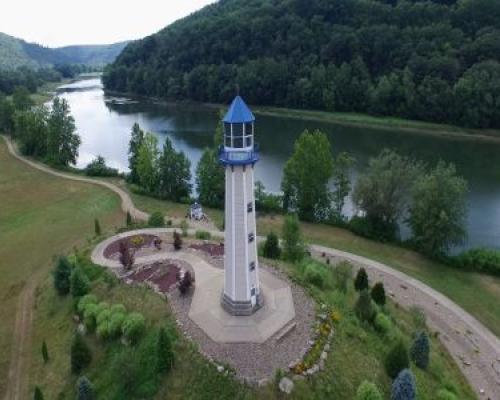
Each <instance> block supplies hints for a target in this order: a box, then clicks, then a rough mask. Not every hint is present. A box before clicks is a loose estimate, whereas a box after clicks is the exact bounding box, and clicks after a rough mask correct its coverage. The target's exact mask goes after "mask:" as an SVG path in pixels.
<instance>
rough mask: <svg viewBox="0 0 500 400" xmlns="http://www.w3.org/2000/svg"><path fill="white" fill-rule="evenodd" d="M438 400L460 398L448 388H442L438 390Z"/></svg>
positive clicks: (455, 399)
mask: <svg viewBox="0 0 500 400" xmlns="http://www.w3.org/2000/svg"><path fill="white" fill-rule="evenodd" d="M437 400H458V398H457V395H456V394H455V393H453V392H450V391H449V390H447V389H441V390H439V391H438V392H437Z"/></svg>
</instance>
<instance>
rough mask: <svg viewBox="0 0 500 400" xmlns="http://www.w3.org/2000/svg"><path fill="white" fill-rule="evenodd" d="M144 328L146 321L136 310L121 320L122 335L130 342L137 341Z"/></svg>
mask: <svg viewBox="0 0 500 400" xmlns="http://www.w3.org/2000/svg"><path fill="white" fill-rule="evenodd" d="M145 329H146V323H145V320H144V317H143V316H142V314H139V313H137V312H134V313H131V314H129V315H128V317H127V318H125V321H123V326H122V330H123V336H125V338H126V339H127V340H128V341H129V342H130V343H132V344H135V343H137V342H138V341H139V339H140V337H141V336H142V334H143V333H144V331H145Z"/></svg>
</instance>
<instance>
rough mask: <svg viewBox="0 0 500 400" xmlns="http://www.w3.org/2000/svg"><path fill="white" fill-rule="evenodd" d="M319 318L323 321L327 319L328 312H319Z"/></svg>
mask: <svg viewBox="0 0 500 400" xmlns="http://www.w3.org/2000/svg"><path fill="white" fill-rule="evenodd" d="M318 318H319V319H320V320H321V321H325V320H326V314H319V315H318Z"/></svg>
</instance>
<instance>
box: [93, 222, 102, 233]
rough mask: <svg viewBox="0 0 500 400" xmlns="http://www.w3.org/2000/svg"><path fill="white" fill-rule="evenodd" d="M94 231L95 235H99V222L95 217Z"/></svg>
mask: <svg viewBox="0 0 500 400" xmlns="http://www.w3.org/2000/svg"><path fill="white" fill-rule="evenodd" d="M94 232H95V235H96V236H101V224H100V223H99V220H98V219H97V218H96V219H94Z"/></svg>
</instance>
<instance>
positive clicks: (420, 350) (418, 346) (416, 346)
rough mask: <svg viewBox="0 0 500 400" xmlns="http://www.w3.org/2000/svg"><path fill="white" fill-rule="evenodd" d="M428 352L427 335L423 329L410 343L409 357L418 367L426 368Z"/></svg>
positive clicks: (428, 342)
mask: <svg viewBox="0 0 500 400" xmlns="http://www.w3.org/2000/svg"><path fill="white" fill-rule="evenodd" d="M429 353H430V341H429V336H427V333H425V332H424V331H420V332H418V333H417V336H416V337H415V339H414V341H413V343H412V345H411V348H410V357H411V359H412V360H413V362H414V363H415V365H416V366H417V367H418V368H421V369H427V366H428V365H429Z"/></svg>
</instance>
